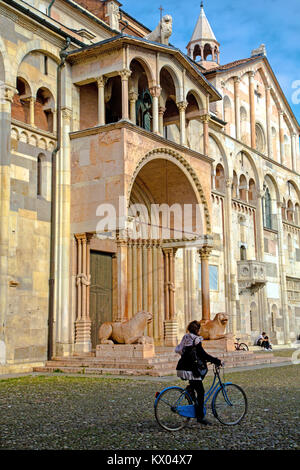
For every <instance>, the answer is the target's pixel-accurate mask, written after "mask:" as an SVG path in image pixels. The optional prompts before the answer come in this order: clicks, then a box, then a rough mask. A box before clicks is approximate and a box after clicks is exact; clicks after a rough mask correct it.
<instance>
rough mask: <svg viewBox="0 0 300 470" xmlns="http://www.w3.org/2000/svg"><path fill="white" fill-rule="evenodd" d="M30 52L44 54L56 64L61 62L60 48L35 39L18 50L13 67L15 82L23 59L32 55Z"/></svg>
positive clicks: (12, 72) (12, 74) (12, 73)
mask: <svg viewBox="0 0 300 470" xmlns="http://www.w3.org/2000/svg"><path fill="white" fill-rule="evenodd" d="M30 52H42V53H43V54H45V55H47V56H49V57H51V58H52V59H53V60H54V61H55V62H57V63H59V62H60V60H61V59H60V57H59V48H57V47H55V46H52V45H51V44H49V43H47V42H46V41H43V40H40V39H33V40H32V41H28V42H27V43H26V44H24V45H23V46H22V47H20V49H19V50H18V52H17V54H16V58H15V61H14V65H13V66H12V67H11V76H12V77H13V82H14V80H15V77H16V76H17V73H18V69H19V66H20V65H21V63H22V61H23V59H24V58H25V57H26V56H27V55H28V54H30Z"/></svg>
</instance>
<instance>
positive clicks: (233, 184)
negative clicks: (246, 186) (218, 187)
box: [232, 171, 238, 198]
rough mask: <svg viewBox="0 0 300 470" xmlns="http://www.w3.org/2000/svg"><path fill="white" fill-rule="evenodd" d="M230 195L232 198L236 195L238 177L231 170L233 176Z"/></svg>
mask: <svg viewBox="0 0 300 470" xmlns="http://www.w3.org/2000/svg"><path fill="white" fill-rule="evenodd" d="M232 197H233V198H237V197H238V179H237V174H236V172H235V171H233V177H232Z"/></svg>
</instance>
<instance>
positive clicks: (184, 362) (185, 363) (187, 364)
mask: <svg viewBox="0 0 300 470" xmlns="http://www.w3.org/2000/svg"><path fill="white" fill-rule="evenodd" d="M193 347H194V346H186V347H185V348H184V350H183V353H182V356H181V358H180V359H179V361H178V364H177V367H176V370H189V371H193V370H194V364H193V363H192V361H191V355H190V354H185V352H186V351H187V350H188V349H192V348H193ZM195 347H196V352H197V357H198V358H199V359H201V361H202V362H203V363H204V364H206V362H211V363H212V364H216V365H220V364H221V361H220V359H218V358H217V357H213V356H210V354H207V352H205V351H204V349H203V346H202V344H201V342H200V343H198V344H197V346H195ZM187 352H188V351H187Z"/></svg>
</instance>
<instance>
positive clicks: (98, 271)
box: [90, 250, 112, 349]
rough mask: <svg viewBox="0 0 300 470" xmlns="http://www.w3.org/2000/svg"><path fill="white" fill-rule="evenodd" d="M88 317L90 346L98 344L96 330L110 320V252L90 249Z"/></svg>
mask: <svg viewBox="0 0 300 470" xmlns="http://www.w3.org/2000/svg"><path fill="white" fill-rule="evenodd" d="M90 318H91V321H92V327H91V340H92V348H93V349H95V348H96V345H97V344H98V342H99V340H98V330H99V327H100V325H101V324H102V323H103V322H105V321H112V254H110V253H102V252H100V251H92V250H91V287H90Z"/></svg>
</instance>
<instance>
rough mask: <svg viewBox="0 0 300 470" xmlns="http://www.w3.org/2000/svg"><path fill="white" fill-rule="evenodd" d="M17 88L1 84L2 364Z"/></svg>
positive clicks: (2, 357) (1, 361) (2, 358)
mask: <svg viewBox="0 0 300 470" xmlns="http://www.w3.org/2000/svg"><path fill="white" fill-rule="evenodd" d="M15 91H16V90H15V89H14V88H13V87H10V86H8V85H6V84H2V85H0V188H1V192H0V348H1V351H3V352H1V354H0V365H2V364H5V362H6V359H7V358H6V353H5V350H6V347H5V328H4V326H5V319H6V315H7V308H8V282H9V280H8V260H9V256H8V255H9V252H8V250H9V231H10V224H9V212H10V141H11V139H10V133H11V104H12V101H13V96H14V93H15Z"/></svg>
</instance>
